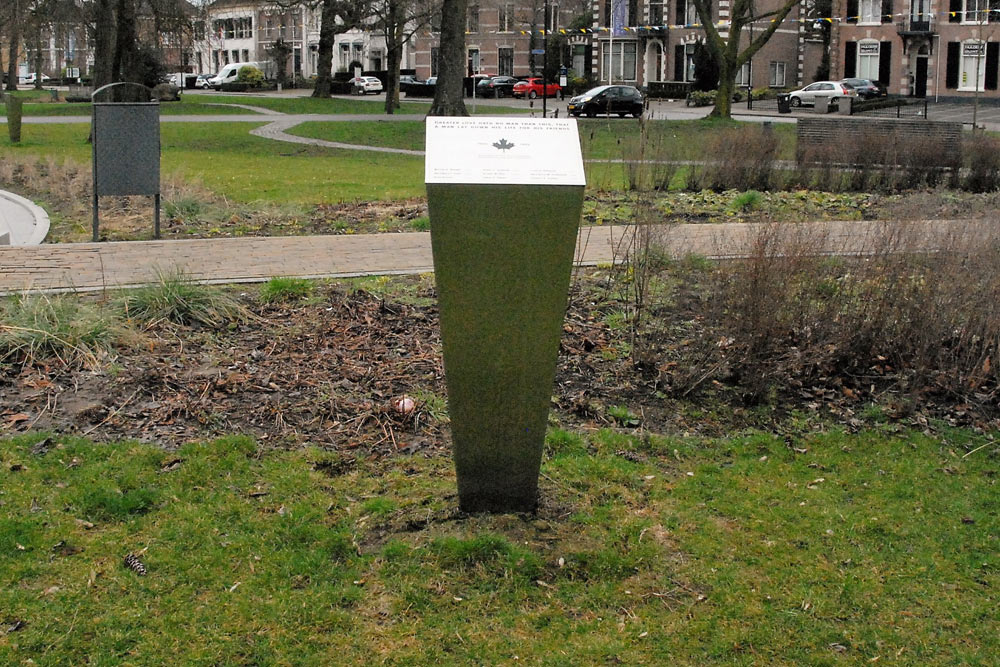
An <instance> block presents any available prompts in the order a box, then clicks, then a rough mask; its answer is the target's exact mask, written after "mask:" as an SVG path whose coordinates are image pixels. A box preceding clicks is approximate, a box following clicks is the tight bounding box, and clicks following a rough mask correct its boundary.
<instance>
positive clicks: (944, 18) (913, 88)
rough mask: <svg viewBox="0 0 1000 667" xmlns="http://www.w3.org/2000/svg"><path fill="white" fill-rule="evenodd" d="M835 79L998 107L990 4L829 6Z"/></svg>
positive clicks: (935, 0)
mask: <svg viewBox="0 0 1000 667" xmlns="http://www.w3.org/2000/svg"><path fill="white" fill-rule="evenodd" d="M833 6H834V13H835V14H836V17H835V21H834V27H833V35H832V48H833V49H834V53H835V56H834V57H832V58H831V60H832V63H831V65H832V69H833V71H834V72H835V73H836V75H837V76H843V77H848V76H857V77H862V78H866V79H877V80H879V81H881V82H882V83H884V84H885V85H886V86H887V87H888V89H889V92H890V93H895V94H899V95H908V96H913V97H934V98H940V97H966V98H970V97H974V96H976V95H979V96H981V97H983V98H995V99H1000V94H998V86H997V84H998V78H1000V76H998V75H1000V3H998V2H997V0H835V2H834V5H833Z"/></svg>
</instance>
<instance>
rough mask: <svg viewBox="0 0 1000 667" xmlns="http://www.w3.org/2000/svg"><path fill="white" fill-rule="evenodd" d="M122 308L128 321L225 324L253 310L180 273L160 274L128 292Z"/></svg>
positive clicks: (219, 325)
mask: <svg viewBox="0 0 1000 667" xmlns="http://www.w3.org/2000/svg"><path fill="white" fill-rule="evenodd" d="M119 304H120V307H121V309H122V311H124V313H125V316H126V317H127V318H128V319H129V320H137V321H141V322H144V323H146V324H155V323H157V322H162V321H167V322H173V323H175V324H183V325H191V324H201V325H204V326H209V327H222V326H226V325H228V324H230V323H231V322H242V321H246V320H248V319H250V317H251V314H250V311H249V310H247V308H246V307H245V306H243V305H242V304H240V302H239V301H237V300H236V299H235V298H234V297H232V296H230V295H229V294H227V293H226V292H224V291H223V290H222V289H220V288H218V287H213V286H209V285H198V284H195V283H194V282H192V281H191V280H190V279H187V278H185V277H184V276H183V275H181V274H179V273H160V274H159V278H158V280H157V282H155V283H153V284H151V285H147V286H145V287H139V288H137V289H134V290H129V291H127V292H125V293H124V294H123V295H122V296H121V298H120V300H119Z"/></svg>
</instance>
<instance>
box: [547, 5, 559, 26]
mask: <svg viewBox="0 0 1000 667" xmlns="http://www.w3.org/2000/svg"><path fill="white" fill-rule="evenodd" d="M548 9H549V12H548V14H546V15H545V30H558V29H559V5H556V4H549V7H548Z"/></svg>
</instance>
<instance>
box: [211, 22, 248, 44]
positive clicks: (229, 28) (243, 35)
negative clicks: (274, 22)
mask: <svg viewBox="0 0 1000 667" xmlns="http://www.w3.org/2000/svg"><path fill="white" fill-rule="evenodd" d="M212 32H214V33H215V35H216V36H218V37H219V39H248V38H250V37H253V19H251V18H250V17H249V16H241V17H239V18H235V19H216V20H215V21H212Z"/></svg>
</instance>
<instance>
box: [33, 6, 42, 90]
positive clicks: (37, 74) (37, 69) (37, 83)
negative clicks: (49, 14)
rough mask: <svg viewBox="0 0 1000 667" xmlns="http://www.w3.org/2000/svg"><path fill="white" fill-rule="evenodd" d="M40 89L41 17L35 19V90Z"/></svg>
mask: <svg viewBox="0 0 1000 667" xmlns="http://www.w3.org/2000/svg"><path fill="white" fill-rule="evenodd" d="M41 89H42V17H41V16H36V17H35V90H41Z"/></svg>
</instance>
